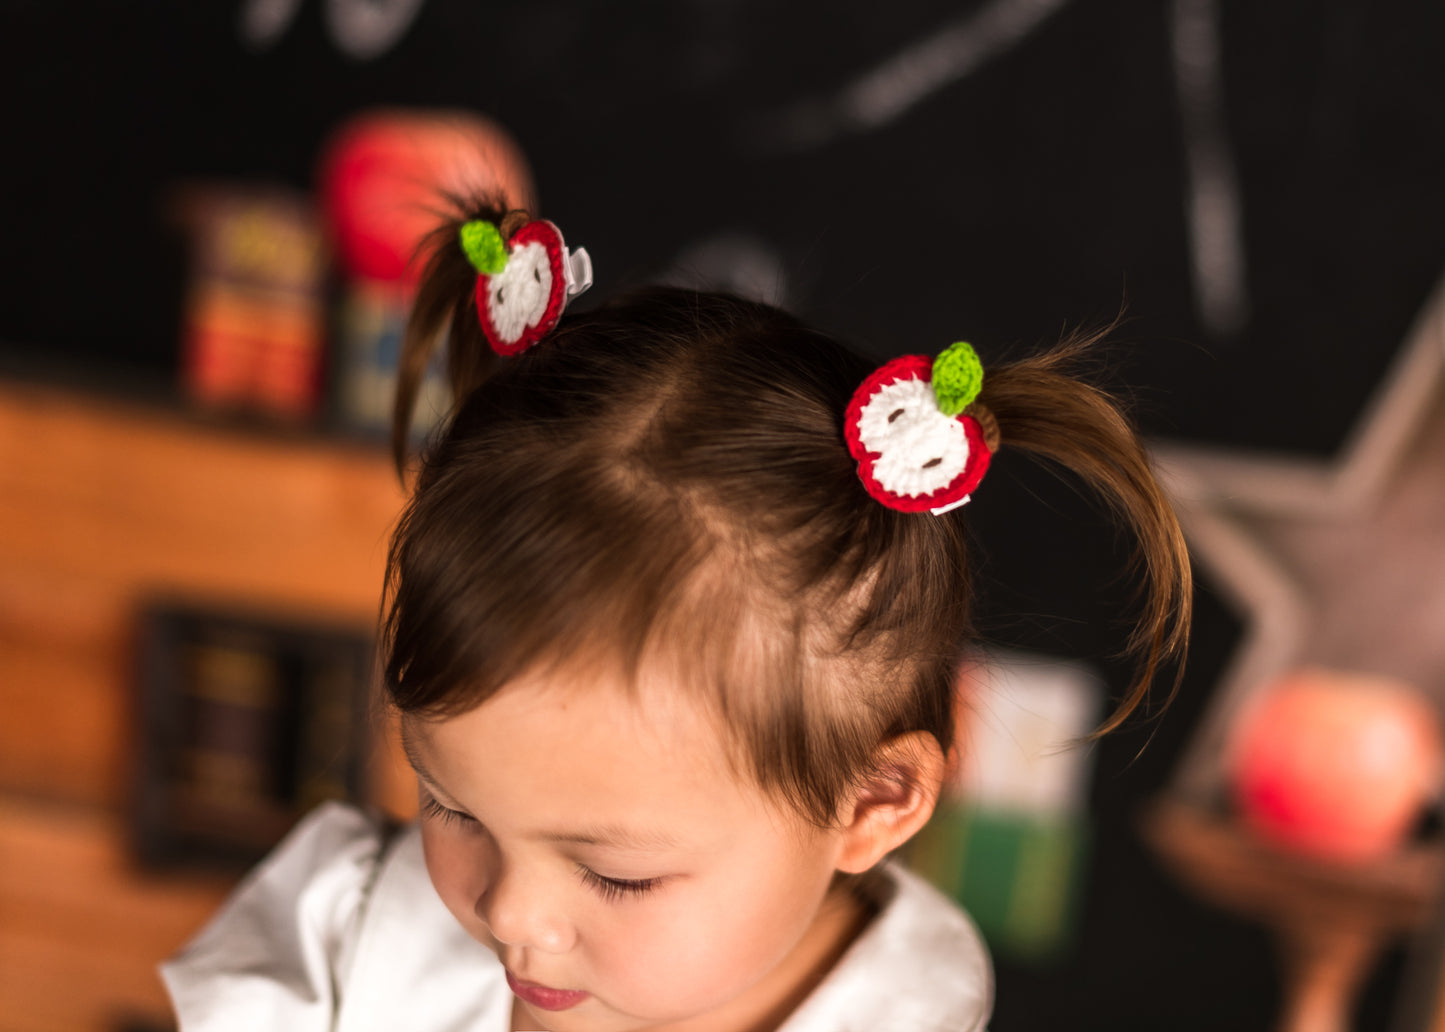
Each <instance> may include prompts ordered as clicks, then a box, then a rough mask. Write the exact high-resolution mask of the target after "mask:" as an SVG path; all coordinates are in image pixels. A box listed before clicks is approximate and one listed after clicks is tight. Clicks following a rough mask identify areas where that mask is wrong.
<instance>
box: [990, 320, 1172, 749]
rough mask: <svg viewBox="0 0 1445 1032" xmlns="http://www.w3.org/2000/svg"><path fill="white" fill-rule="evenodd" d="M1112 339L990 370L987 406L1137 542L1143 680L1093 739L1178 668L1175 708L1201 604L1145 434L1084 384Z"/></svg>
mask: <svg viewBox="0 0 1445 1032" xmlns="http://www.w3.org/2000/svg"><path fill="white" fill-rule="evenodd" d="M1105 332H1107V331H1105ZM1103 336H1104V332H1100V333H1096V334H1080V335H1077V336H1075V337H1073V338H1071V339H1068V340H1066V341H1064V342H1063V343H1061V344H1060V345H1058V346H1057V347H1055V348H1054V349H1052V350H1050V351H1048V352H1045V353H1043V354H1041V355H1037V356H1034V357H1031V358H1026V359H1023V360H1022V361H1018V362H1014V363H1011V364H1007V365H1003V366H999V367H991V368H990V369H989V370H988V374H987V375H986V376H985V378H984V386H983V391H982V394H981V395H980V397H979V402H980V403H981V404H982V405H983V406H985V407H986V408H987V409H988V410H989V411H990V412H991V413H992V415H993V416H994V418H995V419H996V420H997V421H998V426H999V433H1000V436H1001V439H1002V443H1003V447H1004V448H1010V449H1012V448H1017V449H1019V450H1021V451H1026V452H1030V453H1032V454H1034V455H1037V456H1039V457H1042V458H1045V459H1048V460H1050V461H1052V462H1054V463H1057V464H1058V465H1060V466H1062V467H1064V468H1065V469H1067V470H1069V471H1071V472H1072V473H1074V474H1075V475H1077V476H1078V477H1079V478H1080V479H1081V480H1083V481H1084V483H1085V484H1087V485H1088V486H1089V487H1090V488H1092V489H1093V491H1094V492H1095V493H1096V494H1097V495H1098V496H1099V497H1100V498H1101V499H1102V500H1103V501H1104V502H1105V504H1107V505H1108V506H1109V508H1110V510H1111V511H1112V512H1113V513H1114V515H1115V517H1116V518H1117V519H1118V520H1119V522H1120V523H1122V524H1124V525H1125V526H1127V527H1128V528H1129V529H1130V530H1131V531H1133V533H1134V536H1135V539H1136V541H1137V551H1136V560H1137V562H1138V563H1139V566H1140V567H1141V568H1142V570H1143V573H1144V575H1145V581H1144V584H1143V586H1142V589H1141V595H1142V600H1143V601H1142V606H1141V608H1142V612H1141V614H1140V619H1139V622H1138V625H1137V626H1136V627H1135V629H1134V631H1133V633H1132V634H1131V635H1130V638H1129V643H1128V652H1129V653H1130V654H1131V655H1133V656H1134V657H1135V659H1136V662H1137V667H1136V674H1135V678H1134V681H1133V683H1132V684H1131V685H1130V687H1129V689H1128V691H1127V692H1126V693H1125V695H1124V698H1123V699H1122V701H1121V702H1120V703H1119V705H1118V706H1117V708H1116V709H1115V711H1114V713H1113V714H1112V715H1111V716H1110V717H1109V718H1108V719H1107V720H1106V721H1105V722H1104V723H1103V724H1102V725H1101V726H1100V727H1099V728H1098V730H1096V731H1095V732H1094V735H1093V736H1092V737H1099V736H1102V735H1105V734H1107V733H1108V732H1110V731H1113V730H1114V729H1115V728H1117V727H1118V726H1119V725H1120V724H1122V723H1123V722H1124V720H1125V719H1126V718H1127V717H1128V716H1129V714H1130V713H1132V712H1133V711H1134V710H1135V709H1136V708H1137V707H1138V706H1139V704H1140V703H1141V702H1142V701H1143V700H1144V698H1145V696H1146V695H1147V694H1148V691H1149V686H1150V685H1151V683H1152V682H1153V680H1154V677H1155V675H1156V674H1157V672H1158V670H1159V668H1160V666H1162V665H1163V664H1165V663H1166V662H1169V661H1171V660H1177V661H1179V668H1178V670H1179V672H1178V673H1177V674H1176V676H1175V679H1174V684H1173V686H1172V688H1171V691H1170V698H1173V695H1174V692H1175V691H1177V690H1178V687H1179V680H1180V677H1182V675H1183V663H1182V660H1183V658H1184V654H1185V651H1186V649H1187V647H1188V640H1189V622H1190V614H1191V609H1192V604H1193V577H1192V574H1191V571H1190V565H1189V550H1188V548H1187V546H1186V545H1185V542H1184V535H1183V532H1182V531H1181V530H1180V527H1179V521H1178V519H1177V518H1176V517H1175V515H1174V510H1173V509H1172V507H1171V506H1170V504H1169V501H1168V499H1167V498H1166V497H1165V495H1164V491H1163V489H1162V488H1161V487H1160V485H1159V482H1158V481H1157V480H1156V479H1155V477H1154V473H1153V470H1152V468H1151V466H1150V463H1149V457H1148V454H1147V452H1146V451H1145V449H1144V446H1143V443H1142V442H1141V441H1140V439H1139V436H1138V433H1137V432H1136V430H1135V429H1134V427H1133V425H1132V424H1131V423H1130V421H1129V419H1128V418H1127V417H1126V416H1125V415H1124V413H1123V412H1122V411H1121V410H1120V408H1119V406H1118V405H1117V404H1116V402H1115V401H1114V399H1113V398H1111V397H1110V396H1109V395H1108V394H1107V393H1106V392H1104V391H1103V390H1101V389H1099V388H1098V387H1095V386H1093V385H1092V384H1088V383H1086V382H1083V381H1082V380H1080V379H1079V378H1078V377H1077V376H1076V372H1077V369H1078V367H1079V365H1080V362H1081V359H1082V358H1083V356H1084V355H1085V354H1086V353H1087V352H1088V351H1089V350H1090V349H1091V348H1092V347H1093V346H1094V345H1096V344H1097V343H1098V341H1099V339H1100V338H1102V337H1103Z"/></svg>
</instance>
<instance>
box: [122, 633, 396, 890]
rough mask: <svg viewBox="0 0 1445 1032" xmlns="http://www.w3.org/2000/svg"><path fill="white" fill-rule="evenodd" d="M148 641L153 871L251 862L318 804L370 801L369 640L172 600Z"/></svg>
mask: <svg viewBox="0 0 1445 1032" xmlns="http://www.w3.org/2000/svg"><path fill="white" fill-rule="evenodd" d="M141 637H142V648H141V664H140V685H139V689H140V717H141V722H140V728H139V735H138V737H139V740H140V743H141V749H140V767H139V771H138V781H137V785H136V792H135V800H136V803H135V815H136V824H135V841H136V844H137V848H138V852H139V854H140V856H141V859H142V860H143V861H144V862H146V863H150V864H155V865H173V864H185V863H199V864H205V865H221V866H231V865H234V866H244V865H246V864H249V863H252V862H254V861H255V860H256V859H259V858H260V857H261V856H263V855H264V854H265V853H266V851H267V850H269V849H270V847H271V846H272V845H274V844H275V843H276V842H277V841H278V840H279V839H280V838H281V836H282V835H284V834H285V832H286V831H287V829H288V828H290V826H291V824H292V823H293V822H294V821H295V820H296V818H297V817H299V816H300V815H301V814H302V813H304V812H306V811H307V810H309V809H311V808H312V807H313V806H315V805H316V804H318V803H320V802H323V801H325V800H327V799H352V800H360V799H361V797H362V794H363V790H364V786H363V785H362V783H361V782H362V770H363V767H364V762H365V758H366V755H367V744H368V739H369V735H368V734H367V718H366V714H367V699H368V696H369V688H370V671H371V658H372V644H371V641H370V638H369V636H368V635H367V634H366V633H364V632H361V631H359V630H352V629H349V628H339V627H333V626H327V625H324V624H321V623H313V622H299V621H292V620H287V619H278V618H271V617H265V616H252V615H239V614H233V613H224V612H219V611H215V610H211V609H199V608H189V607H185V606H177V605H166V606H157V607H153V608H151V609H149V610H147V611H146V612H145V613H144V615H143V616H142V635H141Z"/></svg>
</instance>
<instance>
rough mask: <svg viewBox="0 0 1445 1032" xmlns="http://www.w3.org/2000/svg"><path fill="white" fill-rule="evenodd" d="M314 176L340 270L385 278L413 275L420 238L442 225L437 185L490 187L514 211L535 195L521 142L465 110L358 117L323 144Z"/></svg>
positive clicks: (406, 279)
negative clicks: (518, 144)
mask: <svg viewBox="0 0 1445 1032" xmlns="http://www.w3.org/2000/svg"><path fill="white" fill-rule="evenodd" d="M319 180H320V188H321V193H322V197H323V201H324V205H325V209H326V214H327V220H328V222H329V224H330V227H331V232H332V237H333V240H334V243H335V247H336V253H337V257H338V259H339V261H340V263H341V266H342V268H343V269H344V270H345V271H346V273H347V274H348V275H349V276H351V277H353V278H360V279H368V280H374V281H379V282H383V283H403V284H407V285H411V284H413V283H414V282H415V280H416V277H417V275H418V273H419V272H420V270H421V264H422V263H421V262H420V261H414V260H413V258H414V256H415V254H416V250H417V245H418V244H420V243H421V241H422V238H423V237H425V236H426V235H427V234H428V233H430V232H431V231H432V230H433V229H435V228H436V227H437V224H438V223H439V222H440V219H441V213H442V212H443V211H444V209H445V203H444V200H443V197H442V194H443V193H444V192H447V191H450V192H453V193H459V194H462V195H463V196H470V195H472V194H475V193H478V192H481V193H492V194H496V195H498V196H500V197H502V198H504V199H505V201H506V203H507V204H508V206H510V207H517V208H531V207H532V200H533V199H532V195H533V190H532V177H531V173H530V171H529V170H528V168H527V161H526V158H524V157H523V155H522V151H521V148H520V147H518V146H517V144H516V143H515V142H514V141H513V140H512V137H511V136H510V135H509V134H508V133H507V131H506V130H504V129H503V128H502V127H501V126H499V125H497V124H496V123H495V122H493V121H490V120H489V119H486V118H483V117H482V116H481V115H477V114H473V113H471V112H446V111H402V110H380V111H374V112H369V113H366V114H362V115H359V116H357V117H356V118H354V119H352V120H351V121H349V122H347V123H345V124H344V125H343V126H342V127H341V128H340V129H338V130H337V131H336V132H335V133H334V134H333V135H332V137H331V139H330V140H329V141H328V142H327V144H326V146H325V148H324V150H323V154H322V158H321V164H320V174H319Z"/></svg>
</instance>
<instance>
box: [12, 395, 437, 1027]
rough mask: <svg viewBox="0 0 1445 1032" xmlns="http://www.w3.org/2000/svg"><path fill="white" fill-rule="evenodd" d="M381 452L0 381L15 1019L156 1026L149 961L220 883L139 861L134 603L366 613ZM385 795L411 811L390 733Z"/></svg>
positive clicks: (386, 482) (389, 506)
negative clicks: (141, 1021) (132, 843)
mask: <svg viewBox="0 0 1445 1032" xmlns="http://www.w3.org/2000/svg"><path fill="white" fill-rule="evenodd" d="M402 501H403V494H402V489H401V487H400V485H399V484H398V482H397V477H396V474H395V473H394V471H393V470H392V469H391V467H390V465H389V463H388V461H387V458H386V456H385V455H384V453H383V452H382V451H381V450H380V449H377V448H370V447H358V446H357V445H355V444H349V443H346V442H340V441H328V440H317V439H314V438H303V437H300V436H296V437H288V436H286V435H282V434H272V435H255V434H246V433H238V432H236V431H235V430H234V429H231V428H227V427H225V426H221V425H216V426H213V425H208V424H206V423H205V422H204V421H198V420H195V419H190V418H187V417H184V416H182V415H179V414H174V413H166V412H158V411H155V410H145V409H137V408H131V407H127V406H126V405H124V404H123V403H118V402H117V403H111V402H104V401H97V400H95V399H94V398H82V397H78V396H75V395H73V394H68V393H66V392H64V391H61V390H56V389H53V388H45V387H36V386H18V385H15V384H4V383H0V999H3V1000H4V1001H5V1002H4V1015H3V1020H0V1024H3V1026H4V1028H5V1029H6V1030H7V1032H30V1030H35V1032H39V1030H42V1029H47V1030H49V1029H66V1030H79V1032H85V1030H90V1029H94V1030H96V1032H99V1030H101V1029H105V1030H107V1032H113V1030H114V1029H115V1028H116V1027H117V1024H118V1021H119V1020H120V1019H121V1018H122V1017H124V1016H127V1015H134V1016H140V1017H142V1018H146V1019H148V1020H152V1021H156V1022H157V1023H158V1024H159V1025H160V1027H164V1022H165V1020H166V1009H165V1001H164V997H163V995H162V994H161V992H160V985H159V982H158V981H157V980H156V979H155V977H154V967H155V964H156V963H157V962H158V961H159V960H160V959H162V958H163V957H164V956H165V955H166V954H168V953H169V952H171V951H172V950H173V949H174V948H175V947H176V946H177V945H179V944H180V943H181V942H183V941H184V940H185V939H186V938H187V937H188V936H189V935H190V934H191V933H192V932H194V931H195V930H196V928H198V927H199V926H200V924H201V923H202V922H203V921H204V919H205V918H206V917H207V916H208V915H209V913H210V912H211V911H212V909H213V908H214V907H215V905H216V904H217V903H218V902H219V900H220V899H221V898H222V896H223V894H224V892H225V890H226V887H227V886H226V884H224V883H218V882H215V881H211V882H208V883H197V882H194V881H192V882H171V881H162V880H159V879H157V878H156V877H155V876H153V875H147V874H145V873H144V872H139V871H135V870H133V869H131V867H130V866H129V864H128V860H127V852H126V848H125V841H126V830H125V825H124V819H123V814H124V813H125V811H126V808H127V806H128V804H129V793H130V771H131V769H132V764H133V758H132V757H133V745H132V742H133V739H134V727H133V723H134V721H133V712H134V684H133V682H134V678H133V669H134V655H133V642H134V635H135V629H136V620H135V618H136V615H137V613H138V612H139V609H140V607H142V606H143V605H144V604H146V602H147V601H148V600H152V599H158V598H169V599H175V598H180V599H188V600H194V601H198V602H210V603H213V604H218V605H222V606H227V607H246V608H253V609H256V610H259V611H264V612H269V613H273V614H285V613H295V614H297V615H298V616H305V617H310V618H319V619H323V620H327V621H331V622H345V623H351V624H354V625H356V626H359V627H363V628H369V627H371V626H372V625H373V624H374V622H375V619H376V615H377V607H378V603H379V597H380V589H381V583H382V576H383V569H384V563H385V554H386V547H387V539H388V535H389V531H390V528H391V526H392V523H393V521H394V520H395V518H396V516H397V514H398V512H399V510H400V507H401V504H402ZM375 785H376V788H375V794H376V796H377V797H378V799H379V801H381V802H382V803H383V804H385V805H388V806H389V807H390V808H392V809H394V810H397V811H399V812H402V813H406V812H408V811H409V809H410V808H411V807H412V806H413V805H414V804H413V803H412V802H411V799H410V791H411V790H410V785H409V778H408V777H407V776H406V775H405V773H404V772H402V771H401V769H400V766H399V764H398V763H397V762H396V759H395V749H394V746H393V745H392V744H391V743H388V742H383V745H382V748H381V749H380V750H379V760H378V766H377V774H376V778H375Z"/></svg>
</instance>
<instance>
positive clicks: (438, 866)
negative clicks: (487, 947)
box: [421, 821, 487, 942]
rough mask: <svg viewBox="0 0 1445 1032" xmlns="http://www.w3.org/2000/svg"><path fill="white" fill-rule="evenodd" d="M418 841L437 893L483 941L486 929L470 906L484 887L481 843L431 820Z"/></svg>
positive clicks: (458, 917) (484, 874)
mask: <svg viewBox="0 0 1445 1032" xmlns="http://www.w3.org/2000/svg"><path fill="white" fill-rule="evenodd" d="M421 842H422V851H423V853H424V855H425V857H426V870H427V874H428V875H429V876H430V877H431V883H432V886H433V887H434V888H435V889H436V891H437V895H438V896H439V897H441V901H442V902H443V903H445V904H446V907H447V909H448V910H450V911H451V913H452V916H453V917H455V918H456V919H457V920H458V921H459V922H461V924H462V927H464V928H466V930H467V931H468V932H470V933H471V934H472V936H473V937H474V938H482V941H484V942H485V941H486V939H485V938H483V936H484V934H485V929H484V928H483V927H482V924H481V922H480V921H479V920H478V919H477V915H476V912H475V911H474V909H473V908H474V906H475V904H476V901H477V898H478V897H479V896H480V895H481V894H482V892H483V891H484V890H485V889H486V872H487V858H486V856H485V851H484V850H483V849H482V848H481V845H480V843H479V842H473V841H469V840H468V838H467V837H466V836H464V835H459V834H457V832H456V831H454V830H453V829H450V828H442V827H438V826H437V824H436V823H435V822H432V821H427V822H424V823H423V824H422V831H421Z"/></svg>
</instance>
